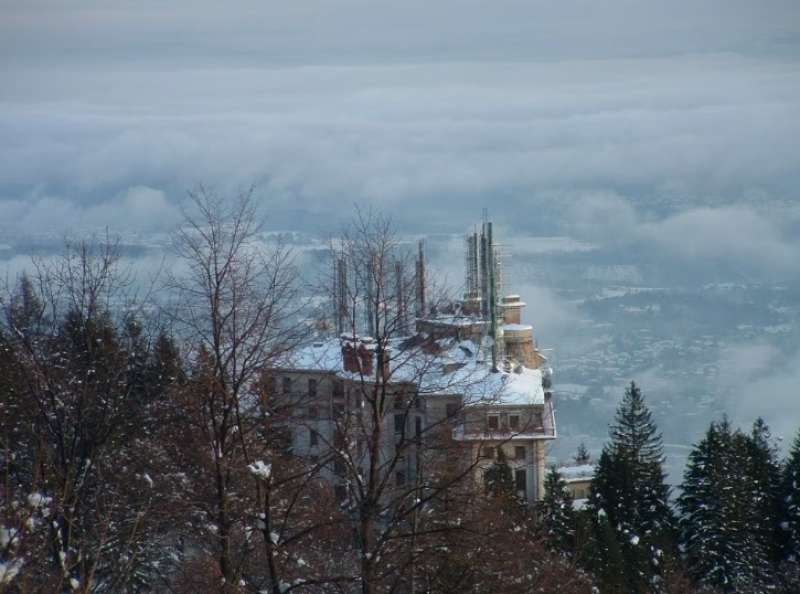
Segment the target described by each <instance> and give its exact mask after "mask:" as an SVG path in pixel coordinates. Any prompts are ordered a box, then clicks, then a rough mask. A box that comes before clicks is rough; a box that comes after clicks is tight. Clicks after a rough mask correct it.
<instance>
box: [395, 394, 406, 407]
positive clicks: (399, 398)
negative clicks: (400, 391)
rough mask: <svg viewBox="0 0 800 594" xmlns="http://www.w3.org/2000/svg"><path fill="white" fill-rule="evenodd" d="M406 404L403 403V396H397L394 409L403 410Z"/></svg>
mask: <svg viewBox="0 0 800 594" xmlns="http://www.w3.org/2000/svg"><path fill="white" fill-rule="evenodd" d="M404 406H405V404H404V403H403V398H402V396H395V398H394V409H395V410H403V407H404Z"/></svg>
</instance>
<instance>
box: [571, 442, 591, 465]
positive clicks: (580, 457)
mask: <svg viewBox="0 0 800 594" xmlns="http://www.w3.org/2000/svg"><path fill="white" fill-rule="evenodd" d="M573 460H575V464H579V465H583V464H589V463H590V462H591V461H592V457H591V456H590V455H589V450H587V449H586V445H585V444H584V443H583V442H581V443H580V445H579V446H578V451H577V452H576V453H575V457H574V458H573Z"/></svg>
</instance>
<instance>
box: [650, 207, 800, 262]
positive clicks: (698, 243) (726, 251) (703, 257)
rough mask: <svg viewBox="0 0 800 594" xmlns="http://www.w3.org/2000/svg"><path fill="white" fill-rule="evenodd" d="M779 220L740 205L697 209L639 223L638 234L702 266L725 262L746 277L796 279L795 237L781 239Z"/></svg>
mask: <svg viewBox="0 0 800 594" xmlns="http://www.w3.org/2000/svg"><path fill="white" fill-rule="evenodd" d="M776 215H777V216H776ZM778 216H779V213H772V216H768V215H766V214H764V213H761V212H758V211H757V210H755V209H753V208H752V207H749V206H742V205H735V206H728V207H722V208H698V209H692V210H689V211H686V212H682V213H679V214H677V215H675V216H672V217H669V218H666V219H664V220H661V221H658V222H656V223H646V224H642V225H641V227H640V229H639V233H640V235H641V237H642V239H643V240H646V241H648V242H651V243H653V244H655V245H656V246H657V248H658V249H664V250H667V251H669V252H671V253H672V254H675V255H677V256H679V257H680V258H682V259H684V260H687V261H688V260H691V261H694V262H702V263H703V265H704V266H713V265H714V264H715V263H719V262H725V263H726V264H728V265H729V266H731V267H733V268H734V269H737V270H739V271H741V272H743V273H747V274H754V273H758V272H762V273H766V274H768V275H769V274H773V273H776V272H777V273H780V274H782V275H784V276H785V275H787V274H789V275H796V274H797V273H798V271H800V269H798V263H797V257H796V255H797V253H798V250H800V237H797V236H794V237H789V236H787V235H785V233H784V232H783V229H782V226H781V223H780V221H779V220H778V218H777V217H778Z"/></svg>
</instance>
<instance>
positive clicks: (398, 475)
mask: <svg viewBox="0 0 800 594" xmlns="http://www.w3.org/2000/svg"><path fill="white" fill-rule="evenodd" d="M394 482H395V483H397V486H398V487H402V486H403V485H405V484H406V473H405V472H403V471H402V470H398V471H397V472H395V473H394Z"/></svg>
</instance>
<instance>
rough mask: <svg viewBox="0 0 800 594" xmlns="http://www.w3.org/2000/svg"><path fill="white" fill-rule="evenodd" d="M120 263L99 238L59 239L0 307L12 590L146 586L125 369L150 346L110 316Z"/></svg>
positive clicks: (131, 387) (123, 279) (138, 466)
mask: <svg viewBox="0 0 800 594" xmlns="http://www.w3.org/2000/svg"><path fill="white" fill-rule="evenodd" d="M119 261H120V252H119V245H118V242H116V241H112V240H110V239H109V238H108V237H106V239H105V241H100V242H97V241H82V242H68V243H67V246H66V249H65V252H64V253H63V254H62V256H60V257H57V258H53V259H38V260H36V261H35V262H34V264H35V266H34V270H35V272H34V274H33V276H27V275H25V276H23V277H22V278H21V279H20V281H19V283H18V286H17V287H16V288H12V289H11V290H10V291H9V293H8V294H7V296H6V298H5V299H4V304H3V305H4V310H5V312H4V313H5V316H4V319H3V320H2V322H1V323H0V351H2V357H1V359H2V361H0V364H1V365H2V370H0V376H2V377H3V378H4V382H3V385H2V386H1V387H0V390H2V399H0V425H1V426H0V450H1V451H2V453H0V456H1V457H2V468H3V473H4V479H5V480H4V483H3V486H2V496H1V497H0V501H1V502H2V503H0V506H1V507H2V514H3V516H4V517H3V519H2V523H3V526H2V531H3V532H4V534H11V535H12V536H11V537H10V538H8V539H3V540H4V541H5V542H4V543H3V544H4V546H5V550H4V551H2V552H1V554H2V555H3V557H4V558H3V559H2V561H3V564H4V566H6V564H11V565H10V566H13V567H14V570H15V574H17V582H16V584H17V585H18V587H19V589H20V590H21V591H63V590H68V591H73V592H90V591H91V592H110V591H114V592H125V591H131V590H135V589H137V588H138V587H139V586H140V585H141V580H142V579H146V574H147V562H148V560H149V559H148V557H149V555H150V554H151V553H152V552H153V551H152V548H151V547H150V545H151V544H152V539H151V536H152V534H153V533H154V532H155V531H157V528H158V527H157V523H158V515H157V514H154V513H149V512H150V511H151V510H152V509H153V506H154V503H155V499H154V493H153V492H152V491H151V490H150V489H148V481H147V479H146V478H145V475H144V474H142V472H144V470H143V466H142V462H143V461H142V460H141V459H140V458H139V457H138V454H137V447H136V440H137V439H138V436H139V431H140V428H141V421H142V419H143V411H144V408H143V403H142V401H141V400H140V399H139V398H138V397H137V396H138V394H137V392H136V388H135V386H136V384H137V380H136V378H135V377H134V374H133V373H132V370H133V365H132V362H133V360H134V358H136V357H138V356H141V357H143V360H146V359H147V358H148V357H149V350H148V349H149V347H148V345H147V344H146V341H145V342H142V341H141V340H138V339H137V340H136V341H133V340H129V339H131V338H132V336H133V335H131V334H130V333H129V332H128V330H129V329H131V328H134V327H135V324H134V323H133V318H129V319H128V322H125V321H124V320H122V319H120V318H119V317H115V316H114V315H113V313H112V308H113V307H114V306H115V305H122V304H124V303H128V304H129V299H128V297H129V294H128V292H127V290H126V289H127V287H128V282H129V280H130V279H129V277H128V275H126V274H125V271H124V270H122V269H121V268H120V265H119ZM137 336H138V338H139V339H141V338H142V337H141V336H140V335H137ZM133 342H137V343H138V344H139V346H140V347H141V352H140V353H138V354H137V355H136V357H135V356H134V347H133ZM4 585H5V584H4V583H3V582H1V581H0V589H2V587H3V586H4Z"/></svg>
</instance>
